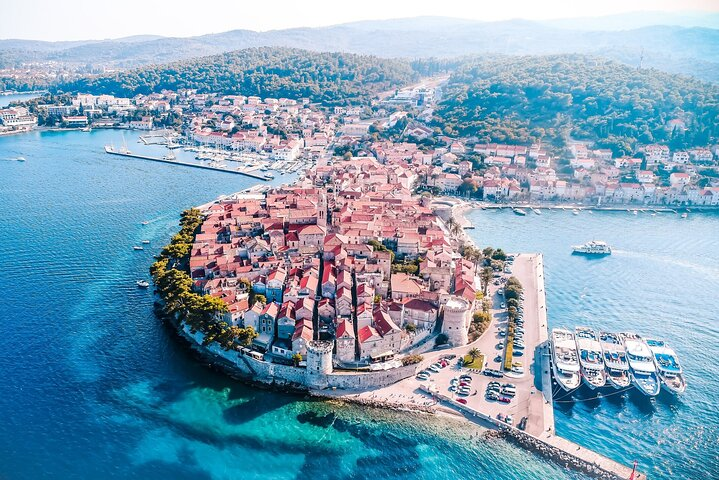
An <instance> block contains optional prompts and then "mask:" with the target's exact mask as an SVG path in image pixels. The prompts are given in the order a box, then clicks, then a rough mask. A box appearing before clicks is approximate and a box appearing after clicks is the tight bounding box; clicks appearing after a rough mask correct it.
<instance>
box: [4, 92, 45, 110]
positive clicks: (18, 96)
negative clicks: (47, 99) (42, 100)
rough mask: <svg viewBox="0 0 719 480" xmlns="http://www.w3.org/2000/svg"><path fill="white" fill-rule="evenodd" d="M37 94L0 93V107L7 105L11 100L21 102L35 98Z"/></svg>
mask: <svg viewBox="0 0 719 480" xmlns="http://www.w3.org/2000/svg"><path fill="white" fill-rule="evenodd" d="M36 97H37V94H34V93H19V94H12V95H0V108H2V107H6V106H8V105H9V104H10V103H12V102H22V101H25V100H30V99H32V98H36Z"/></svg>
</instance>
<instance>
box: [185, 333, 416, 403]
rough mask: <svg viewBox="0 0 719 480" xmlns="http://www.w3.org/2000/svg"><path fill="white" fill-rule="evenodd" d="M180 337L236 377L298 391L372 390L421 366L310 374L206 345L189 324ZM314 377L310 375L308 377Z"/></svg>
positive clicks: (400, 378) (406, 375) (394, 380)
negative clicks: (191, 329)
mask: <svg viewBox="0 0 719 480" xmlns="http://www.w3.org/2000/svg"><path fill="white" fill-rule="evenodd" d="M178 331H179V333H180V335H181V336H183V337H184V338H185V339H186V340H187V341H188V342H190V343H191V345H192V346H193V348H194V349H195V350H196V351H198V352H199V353H201V354H203V355H205V356H206V357H208V360H210V361H213V362H215V363H219V366H221V367H224V368H225V369H228V370H229V371H230V373H231V374H233V376H237V377H241V378H244V379H247V380H251V381H254V382H260V383H264V384H267V385H276V386H286V387H290V388H294V389H299V390H308V389H309V388H310V386H311V387H312V388H313V389H338V390H347V389H372V388H381V387H385V386H387V385H391V384H393V383H395V382H398V381H400V380H403V379H405V378H408V377H411V376H413V375H414V374H415V373H416V371H417V368H418V367H419V365H406V366H402V367H398V368H392V369H388V370H377V371H371V372H332V373H329V374H326V375H324V374H308V372H307V370H306V369H305V368H303V367H294V366H291V365H281V364H277V363H270V362H265V361H263V360H258V359H256V358H253V357H250V356H247V355H243V354H242V353H241V352H238V351H236V350H225V349H223V348H222V347H220V346H219V345H218V344H217V343H211V344H210V345H206V346H203V345H202V340H203V334H202V333H201V332H195V333H192V332H191V331H190V329H189V327H187V326H186V325H184V326H182V327H180V328H179V329H178ZM310 376H311V377H312V378H309V377H310Z"/></svg>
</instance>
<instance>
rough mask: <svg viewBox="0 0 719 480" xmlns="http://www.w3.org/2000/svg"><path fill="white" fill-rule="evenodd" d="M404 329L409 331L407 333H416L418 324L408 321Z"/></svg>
mask: <svg viewBox="0 0 719 480" xmlns="http://www.w3.org/2000/svg"><path fill="white" fill-rule="evenodd" d="M404 329H405V330H406V331H407V333H414V332H416V331H417V325H415V324H414V323H408V324H407V325H405V326H404Z"/></svg>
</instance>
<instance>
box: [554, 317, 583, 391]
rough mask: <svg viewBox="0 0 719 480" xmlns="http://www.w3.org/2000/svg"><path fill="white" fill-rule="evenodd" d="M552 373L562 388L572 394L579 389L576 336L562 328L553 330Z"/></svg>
mask: <svg viewBox="0 0 719 480" xmlns="http://www.w3.org/2000/svg"><path fill="white" fill-rule="evenodd" d="M552 371H553V373H554V379H555V380H556V381H557V383H558V384H559V386H560V387H562V389H563V390H565V391H567V392H571V391H572V390H575V389H576V388H577V387H579V383H580V381H581V378H580V375H579V360H578V358H577V344H576V343H575V341H574V334H573V333H572V332H570V331H569V330H565V329H562V328H553V329H552Z"/></svg>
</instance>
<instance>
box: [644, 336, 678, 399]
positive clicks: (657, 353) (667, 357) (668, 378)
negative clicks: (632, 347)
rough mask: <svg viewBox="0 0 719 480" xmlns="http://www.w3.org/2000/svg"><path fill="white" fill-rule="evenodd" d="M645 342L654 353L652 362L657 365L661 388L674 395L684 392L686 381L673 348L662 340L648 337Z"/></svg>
mask: <svg viewBox="0 0 719 480" xmlns="http://www.w3.org/2000/svg"><path fill="white" fill-rule="evenodd" d="M646 343H647V346H648V347H649V350H651V351H652V354H653V355H654V364H655V365H656V366H657V372H658V373H659V379H660V380H661V381H662V388H663V389H664V390H666V391H668V392H669V393H672V394H674V395H678V394H682V393H684V391H685V390H686V389H687V383H686V380H684V375H682V367H681V365H680V364H679V357H677V354H676V352H674V349H673V348H671V347H670V346H669V345H667V344H666V343H665V342H664V341H663V340H654V339H649V338H648V339H647V340H646Z"/></svg>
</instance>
